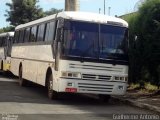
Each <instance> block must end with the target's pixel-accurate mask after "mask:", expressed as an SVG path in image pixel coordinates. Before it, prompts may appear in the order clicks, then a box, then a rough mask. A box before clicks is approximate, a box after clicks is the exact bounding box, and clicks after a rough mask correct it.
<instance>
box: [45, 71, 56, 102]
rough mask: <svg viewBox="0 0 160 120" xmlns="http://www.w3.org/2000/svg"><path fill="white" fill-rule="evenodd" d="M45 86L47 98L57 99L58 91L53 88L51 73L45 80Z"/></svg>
mask: <svg viewBox="0 0 160 120" xmlns="http://www.w3.org/2000/svg"><path fill="white" fill-rule="evenodd" d="M47 88H48V98H49V99H51V100H52V99H58V93H57V92H56V91H54V90H53V77H52V74H50V75H49V78H48V80H47Z"/></svg>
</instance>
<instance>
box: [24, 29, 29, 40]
mask: <svg viewBox="0 0 160 120" xmlns="http://www.w3.org/2000/svg"><path fill="white" fill-rule="evenodd" d="M29 38H30V28H27V29H26V30H25V38H24V42H28V41H29Z"/></svg>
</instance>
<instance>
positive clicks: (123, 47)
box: [63, 21, 128, 60]
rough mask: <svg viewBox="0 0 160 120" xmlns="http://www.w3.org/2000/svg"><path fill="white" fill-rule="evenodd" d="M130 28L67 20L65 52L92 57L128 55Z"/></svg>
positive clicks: (102, 57)
mask: <svg viewBox="0 0 160 120" xmlns="http://www.w3.org/2000/svg"><path fill="white" fill-rule="evenodd" d="M127 39H128V30H127V28H125V27H119V26H112V25H104V24H98V23H87V22H78V21H67V22H66V23H65V32H64V43H63V48H64V49H63V54H64V56H69V57H80V58H91V59H120V60H125V59H126V56H127V45H128V43H127V41H128V40H127Z"/></svg>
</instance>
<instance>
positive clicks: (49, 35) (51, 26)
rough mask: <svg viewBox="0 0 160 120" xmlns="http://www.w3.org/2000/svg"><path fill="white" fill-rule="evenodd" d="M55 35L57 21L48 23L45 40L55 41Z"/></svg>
mask: <svg viewBox="0 0 160 120" xmlns="http://www.w3.org/2000/svg"><path fill="white" fill-rule="evenodd" d="M54 35H55V22H50V23H47V28H46V35H45V41H53V40H54Z"/></svg>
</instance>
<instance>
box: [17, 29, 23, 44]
mask: <svg viewBox="0 0 160 120" xmlns="http://www.w3.org/2000/svg"><path fill="white" fill-rule="evenodd" d="M23 39H24V30H21V31H20V37H19V40H18V43H23Z"/></svg>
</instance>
